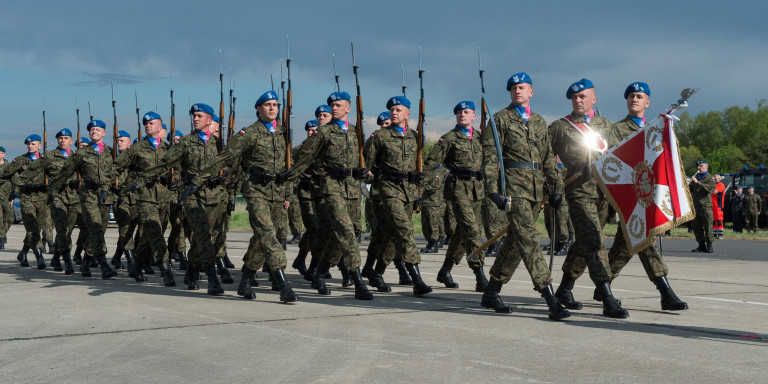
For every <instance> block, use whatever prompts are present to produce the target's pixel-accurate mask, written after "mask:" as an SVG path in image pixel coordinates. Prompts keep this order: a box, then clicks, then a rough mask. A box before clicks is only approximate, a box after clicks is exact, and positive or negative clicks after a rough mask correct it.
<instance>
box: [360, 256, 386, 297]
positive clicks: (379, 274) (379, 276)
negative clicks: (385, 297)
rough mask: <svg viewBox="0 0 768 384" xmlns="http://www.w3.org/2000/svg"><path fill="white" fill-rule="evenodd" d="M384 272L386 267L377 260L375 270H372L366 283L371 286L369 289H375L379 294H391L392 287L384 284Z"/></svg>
mask: <svg viewBox="0 0 768 384" xmlns="http://www.w3.org/2000/svg"><path fill="white" fill-rule="evenodd" d="M386 270H387V265H386V264H384V263H383V262H382V261H381V260H378V261H377V262H376V269H374V270H373V273H371V277H369V278H368V283H369V284H371V287H374V288H376V290H377V291H379V292H384V293H389V292H392V287H390V286H389V284H387V283H386V282H384V272H385V271H386ZM361 275H362V273H361Z"/></svg>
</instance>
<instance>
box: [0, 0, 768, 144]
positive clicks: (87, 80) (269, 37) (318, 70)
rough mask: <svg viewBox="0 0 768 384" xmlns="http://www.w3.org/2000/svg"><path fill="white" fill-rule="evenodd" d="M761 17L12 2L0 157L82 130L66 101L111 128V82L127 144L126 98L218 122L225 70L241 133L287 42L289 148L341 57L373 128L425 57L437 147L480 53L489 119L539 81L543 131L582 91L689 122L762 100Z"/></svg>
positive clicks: (414, 5)
mask: <svg viewBox="0 0 768 384" xmlns="http://www.w3.org/2000/svg"><path fill="white" fill-rule="evenodd" d="M403 4H405V7H404V6H403ZM767 11H768V3H766V2H765V1H734V2H731V3H729V4H726V3H723V2H715V1H709V0H700V1H695V2H670V1H643V2H628V1H604V2H600V1H579V2H573V1H528V2H519V1H509V0H508V1H478V2H473V3H472V4H470V3H469V2H466V1H432V2H422V1H410V2H407V3H405V2H390V3H382V2H366V1H342V0H337V1H332V2H319V1H287V0H283V1H269V2H263V1H219V2H212V1H206V2H203V1H192V0H187V1H143V0H134V1H130V2H115V1H103V0H101V1H78V0H73V1H67V2H62V1H30V0H27V1H24V2H10V3H9V4H6V5H5V7H4V10H3V12H2V13H0V36H3V38H2V39H1V40H0V80H1V83H2V93H1V94H0V112H2V114H3V116H4V117H5V118H4V121H3V123H2V126H1V127H0V130H1V131H2V133H3V136H2V139H0V145H3V146H5V147H6V148H7V150H8V156H9V157H10V156H15V155H18V154H20V153H23V152H25V151H26V149H25V147H24V145H23V140H24V137H26V136H27V135H28V134H30V133H42V108H43V107H45V109H46V116H47V125H48V131H49V144H48V147H49V149H51V148H54V147H55V140H54V139H53V135H52V133H53V132H55V131H56V130H58V129H60V128H62V127H68V128H72V129H73V131H74V129H75V128H76V119H75V98H76V96H77V98H78V99H79V105H80V112H81V113H80V114H81V116H80V122H81V126H82V129H83V132H85V125H86V124H87V121H88V105H87V101H90V102H91V108H92V113H93V115H94V116H95V117H96V118H98V119H102V120H104V121H106V122H107V124H108V126H110V127H111V125H112V123H113V120H112V109H111V103H110V87H109V83H110V81H113V82H114V84H115V99H116V100H117V120H118V124H119V127H120V128H121V129H125V130H128V131H129V132H131V134H132V135H135V133H136V130H137V122H136V114H135V112H136V111H135V108H136V107H135V105H134V92H136V93H137V94H138V101H139V108H140V110H141V112H142V113H144V112H146V111H149V110H156V111H157V112H158V113H160V114H161V115H162V116H163V117H164V118H165V121H166V122H167V121H169V120H170V119H169V117H170V99H169V91H170V89H171V87H173V89H174V90H175V104H176V116H177V126H178V127H180V128H181V129H184V131H185V132H188V130H189V118H188V115H187V111H188V107H189V101H188V95H189V96H191V99H192V100H191V102H192V103H195V102H205V103H207V104H210V105H212V106H214V108H215V109H217V110H218V103H219V84H218V80H219V72H220V70H221V68H222V67H223V72H224V74H225V76H224V88H225V93H226V95H225V104H228V101H227V95H228V93H229V88H230V73H231V77H232V79H233V80H234V84H235V96H236V97H237V112H236V116H237V124H236V126H237V127H238V128H239V127H242V126H246V125H249V124H251V123H252V122H253V121H254V120H255V110H254V107H253V104H254V102H255V100H256V98H257V97H258V96H259V95H260V94H261V93H263V92H265V91H267V90H269V89H270V75H272V76H273V77H274V81H275V87H279V80H280V62H281V59H285V57H286V55H287V49H286V44H287V39H286V35H289V36H290V56H291V59H292V60H293V61H292V66H291V77H292V84H293V91H294V115H295V119H294V120H293V121H294V126H295V127H297V128H299V130H297V131H296V133H295V135H294V142H298V141H300V140H301V139H302V138H303V136H304V134H303V130H301V127H303V124H304V122H306V121H307V120H309V119H311V118H313V115H312V114H313V111H314V109H315V107H317V106H318V105H320V104H324V103H325V99H326V97H327V96H328V94H329V93H330V92H332V91H333V90H335V89H334V88H335V86H334V83H333V66H332V60H331V55H332V54H335V56H336V65H337V69H338V73H339V75H340V76H341V87H342V89H343V90H346V91H348V92H350V93H351V94H352V95H353V96H354V92H355V89H354V77H353V74H352V60H351V54H350V41H354V43H355V56H356V60H357V64H358V65H359V66H360V70H359V75H360V84H361V87H362V94H363V106H364V108H363V110H364V112H365V115H366V117H367V118H368V119H369V120H367V121H369V122H370V121H373V120H374V119H375V117H376V115H377V114H378V113H380V112H382V111H383V110H384V107H385V103H386V100H387V99H388V98H389V97H390V96H393V95H396V94H399V93H400V90H401V78H402V74H401V67H402V68H404V69H405V82H406V86H407V87H408V89H407V94H408V97H409V98H410V99H411V101H412V102H414V103H413V104H414V110H413V113H412V116H411V117H412V118H413V119H415V117H416V110H415V109H416V108H415V106H416V105H417V103H416V101H417V99H418V90H419V84H418V65H419V59H418V47H419V46H421V52H422V65H423V68H424V69H425V70H426V72H425V74H424V91H425V95H426V107H427V108H426V109H427V111H426V113H427V123H428V125H427V129H428V131H429V133H430V136H431V137H437V136H438V135H439V134H440V133H442V132H445V131H447V130H449V129H451V128H453V116H452V114H451V113H452V109H453V106H454V105H455V104H456V103H457V102H459V101H461V100H466V99H469V100H475V101H478V100H479V99H480V84H479V78H478V60H477V47H478V46H480V52H481V55H482V64H483V69H485V71H486V79H485V84H486V91H487V97H488V99H487V100H488V102H489V105H490V107H491V109H492V110H493V111H496V110H499V109H501V108H504V107H506V106H507V105H508V104H509V94H508V93H507V92H506V91H505V84H506V80H507V78H509V77H510V75H512V74H513V73H515V72H520V71H525V72H527V73H529V74H530V75H531V77H532V78H533V86H534V91H535V94H534V96H533V99H532V101H531V105H532V109H533V110H534V111H535V112H538V113H540V114H542V115H544V116H545V118H547V120H548V121H551V120H553V119H555V118H558V117H560V116H562V115H565V114H567V113H569V112H570V103H569V102H568V100H566V99H565V91H566V89H567V87H568V85H570V84H571V83H572V82H574V81H576V80H578V79H580V78H582V77H586V78H589V79H591V80H592V81H593V82H594V83H595V85H596V87H597V95H598V107H599V109H600V112H601V113H602V114H603V115H604V116H606V117H608V118H609V119H611V120H613V121H615V120H618V119H621V118H623V117H624V115H625V113H626V109H625V105H624V100H623V97H622V95H623V91H624V88H625V87H626V86H627V85H628V84H629V83H631V82H634V81H645V82H647V83H649V84H650V86H651V89H652V97H651V100H652V105H651V110H652V111H653V112H654V113H656V112H661V110H662V109H663V108H664V107H666V106H667V105H668V104H670V103H671V102H673V101H675V100H676V99H677V97H678V95H679V92H680V90H682V89H683V88H685V87H700V88H701V92H700V93H699V94H697V95H696V96H694V98H693V99H692V100H691V101H690V105H691V107H690V109H689V112H691V113H694V114H695V113H698V112H701V111H706V110H721V109H723V108H725V107H727V106H731V105H742V106H743V105H746V106H754V105H755V103H756V101H757V100H759V99H762V98H766V89H768V76H767V75H766V73H765V71H766V69H767V68H768V49H766V47H768V44H767V43H768V41H766V40H768V23H766V22H765V20H764V19H765V17H766V15H768V12H767ZM219 49H221V50H222V55H221V63H220V57H219ZM227 108H228V107H227ZM352 113H353V114H354V110H353V112H352ZM352 116H354V115H352ZM352 119H354V117H352ZM477 123H478V124H479V122H477ZM373 128H374V127H373V124H368V125H367V127H366V131H367V132H370V131H371V130H372V129H373Z"/></svg>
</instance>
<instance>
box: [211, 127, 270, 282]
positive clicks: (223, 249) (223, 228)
mask: <svg viewBox="0 0 768 384" xmlns="http://www.w3.org/2000/svg"><path fill="white" fill-rule="evenodd" d="M212 119H213V121H212V122H211V126H210V127H209V129H210V132H211V135H212V136H215V137H216V138H217V139H219V140H221V123H220V122H219V116H218V115H217V114H215V113H214V114H213V116H212ZM233 173H235V172H229V173H227V170H222V171H221V172H219V177H220V178H221V183H222V184H224V185H225V188H224V189H225V191H224V192H225V193H224V194H222V195H221V198H222V201H221V204H222V205H223V206H224V212H225V214H224V216H223V217H222V219H221V220H217V221H216V225H218V227H216V228H214V229H215V230H216V233H218V234H219V240H218V245H217V246H216V267H217V268H218V270H219V276H220V277H221V282H222V283H223V284H232V283H234V282H235V281H234V279H232V275H231V274H230V273H229V268H234V267H235V265H234V264H232V262H231V261H230V260H229V257H228V256H227V231H228V230H229V224H228V223H229V219H230V216H229V215H228V214H226V213H229V212H228V209H229V205H230V204H229V202H230V201H232V205H234V202H235V200H234V196H231V195H234V191H233V188H235V185H236V184H237V181H238V180H237V177H236V176H235V175H234V174H233ZM232 208H233V210H234V206H233V207H232ZM279 231H280V227H279V226H278V232H279Z"/></svg>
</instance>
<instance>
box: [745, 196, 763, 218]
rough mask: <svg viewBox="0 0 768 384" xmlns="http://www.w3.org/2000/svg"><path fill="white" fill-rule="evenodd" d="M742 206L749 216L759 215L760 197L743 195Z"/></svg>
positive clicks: (761, 200) (761, 202)
mask: <svg viewBox="0 0 768 384" xmlns="http://www.w3.org/2000/svg"><path fill="white" fill-rule="evenodd" d="M742 204H743V206H744V212H746V213H751V214H755V213H760V210H761V208H762V204H763V199H761V198H760V195H758V194H756V193H753V194H751V195H749V194H746V195H744V202H743V203H742Z"/></svg>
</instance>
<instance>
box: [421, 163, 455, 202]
mask: <svg viewBox="0 0 768 384" xmlns="http://www.w3.org/2000/svg"><path fill="white" fill-rule="evenodd" d="M447 170H448V168H446V167H443V166H438V168H437V169H436V170H434V171H430V170H427V172H426V173H427V175H426V177H425V178H424V182H423V183H422V191H421V194H422V198H423V199H424V200H423V201H422V202H421V206H422V207H437V206H439V205H440V203H442V202H443V201H444V200H445V179H447V178H448V175H449V173H448V171H447Z"/></svg>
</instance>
